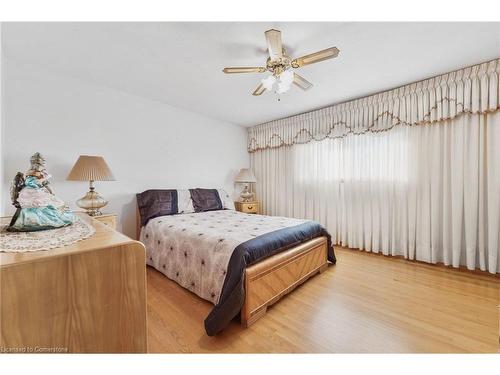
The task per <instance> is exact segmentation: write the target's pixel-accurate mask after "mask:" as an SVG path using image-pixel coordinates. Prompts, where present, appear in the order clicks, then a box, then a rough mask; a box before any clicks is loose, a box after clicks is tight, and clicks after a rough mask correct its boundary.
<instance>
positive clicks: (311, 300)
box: [147, 249, 500, 353]
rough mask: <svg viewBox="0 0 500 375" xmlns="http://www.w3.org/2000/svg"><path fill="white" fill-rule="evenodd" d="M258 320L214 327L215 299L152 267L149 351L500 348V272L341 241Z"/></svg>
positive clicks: (494, 349) (363, 350)
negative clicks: (324, 266) (344, 245)
mask: <svg viewBox="0 0 500 375" xmlns="http://www.w3.org/2000/svg"><path fill="white" fill-rule="evenodd" d="M336 252H337V257H338V259H339V260H338V262H337V265H335V266H330V267H329V268H328V270H326V271H325V272H324V273H322V274H320V275H317V276H315V277H313V278H312V279H311V280H309V281H308V282H307V283H305V284H304V285H302V286H300V287H299V288H297V289H296V290H295V291H294V292H292V293H291V294H289V295H288V296H286V297H284V298H283V299H282V300H281V301H279V302H278V303H277V304H275V305H274V306H272V307H270V308H269V309H268V312H267V314H266V315H265V316H264V317H263V318H261V319H260V320H259V321H257V322H256V323H255V324H254V325H252V326H251V327H250V328H247V329H244V328H242V327H241V326H240V324H239V322H237V321H233V323H232V324H231V326H230V327H228V329H226V330H225V331H224V332H222V333H221V334H220V335H218V336H216V337H208V336H207V335H206V334H205V331H204V327H203V320H204V318H205V317H206V315H207V314H208V312H209V311H210V310H211V306H212V305H211V304H210V303H209V302H206V301H203V300H202V299H200V298H198V297H197V296H195V295H194V294H192V293H190V292H188V291H187V290H185V289H183V288H181V287H180V286H178V285H177V284H175V283H174V282H173V281H170V280H168V279H167V278H166V277H165V276H163V275H162V274H161V273H159V272H158V271H156V270H154V269H152V268H150V267H148V272H147V277H148V335H149V351H150V352H155V353H158V352H163V353H174V352H196V353H200V352H223V353H256V352H265V353H277V352H293V353H296V352H299V353H304V352H307V353H311V352H312V353H316V352H321V353H323V352H328V353H340V352H347V353H385V352H398V353H401V352H459V353H461V352H497V351H498V335H499V327H498V324H499V310H498V305H499V301H500V278H499V277H498V275H497V276H496V277H495V276H490V275H482V274H479V273H474V272H468V271H462V270H460V271H459V270H454V269H450V268H445V267H440V266H432V265H428V264H422V263H415V262H408V261H406V260H403V259H398V258H390V257H384V256H380V255H375V254H369V253H365V252H360V251H356V250H347V249H337V250H336Z"/></svg>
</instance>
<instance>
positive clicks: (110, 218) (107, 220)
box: [92, 214, 117, 230]
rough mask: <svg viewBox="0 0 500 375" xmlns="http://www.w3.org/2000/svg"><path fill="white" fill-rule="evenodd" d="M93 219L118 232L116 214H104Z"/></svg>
mask: <svg viewBox="0 0 500 375" xmlns="http://www.w3.org/2000/svg"><path fill="white" fill-rule="evenodd" d="M92 219H94V220H97V221H100V222H101V223H103V224H106V225H107V226H108V227H110V228H112V229H114V230H116V221H117V216H116V214H102V215H100V216H92Z"/></svg>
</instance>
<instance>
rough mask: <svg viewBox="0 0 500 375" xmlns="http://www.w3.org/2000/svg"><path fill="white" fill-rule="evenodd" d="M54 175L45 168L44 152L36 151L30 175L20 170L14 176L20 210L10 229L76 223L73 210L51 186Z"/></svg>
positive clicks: (13, 191) (15, 202) (15, 201)
mask: <svg viewBox="0 0 500 375" xmlns="http://www.w3.org/2000/svg"><path fill="white" fill-rule="evenodd" d="M50 177H51V176H50V175H49V174H48V173H47V171H46V170H45V159H44V158H43V156H42V155H41V154H40V153H38V152H37V153H35V154H34V155H33V156H32V157H31V168H30V169H29V171H28V172H26V176H23V174H22V173H21V172H18V173H17V175H16V177H15V178H14V182H13V184H12V188H11V199H12V204H13V205H14V206H15V207H16V208H17V210H16V213H15V214H14V216H13V217H12V220H11V222H10V225H9V227H8V228H7V230H9V231H18V232H31V231H38V230H45V229H53V228H60V227H64V226H66V225H70V224H72V223H73V221H74V219H75V218H74V216H73V214H72V213H71V212H69V211H68V208H67V206H66V204H65V203H64V202H63V201H62V200H61V199H59V198H57V197H56V196H55V195H54V194H53V193H52V191H51V190H50V188H49V180H50Z"/></svg>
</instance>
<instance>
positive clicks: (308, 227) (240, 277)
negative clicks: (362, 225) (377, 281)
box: [205, 221, 337, 336]
mask: <svg viewBox="0 0 500 375" xmlns="http://www.w3.org/2000/svg"><path fill="white" fill-rule="evenodd" d="M323 236H325V237H326V238H327V241H328V260H329V261H330V262H331V263H334V264H335V263H336V261H337V260H336V258H335V253H334V251H333V247H332V241H331V237H330V235H329V234H328V232H327V231H326V229H325V228H323V227H322V226H321V225H320V224H319V223H317V222H315V221H308V222H306V223H303V224H300V225H296V226H294V227H288V228H284V229H280V230H277V231H274V232H270V233H266V234H264V235H262V236H258V237H256V238H253V239H251V240H249V241H246V242H243V243H242V244H240V245H238V246H237V247H236V248H235V249H234V251H233V254H232V255H231V258H230V259H229V265H228V267H227V275H226V279H225V280H224V285H223V286H222V291H221V296H220V299H219V303H218V304H217V305H215V306H214V308H213V309H212V311H211V312H210V314H208V316H207V318H206V319H205V330H206V332H207V334H208V335H209V336H214V335H216V334H218V333H219V332H221V331H222V330H223V329H224V328H226V327H227V326H228V325H229V323H230V322H231V320H232V319H233V318H234V317H235V316H237V315H238V314H239V312H240V310H241V308H242V307H243V303H244V301H245V269H246V267H248V266H251V265H252V264H254V263H256V262H258V261H260V260H262V259H264V258H267V257H270V256H272V255H275V254H277V253H279V252H282V251H285V250H287V249H290V248H292V247H294V246H297V245H299V244H300V243H303V242H307V241H309V240H311V239H313V238H316V237H323Z"/></svg>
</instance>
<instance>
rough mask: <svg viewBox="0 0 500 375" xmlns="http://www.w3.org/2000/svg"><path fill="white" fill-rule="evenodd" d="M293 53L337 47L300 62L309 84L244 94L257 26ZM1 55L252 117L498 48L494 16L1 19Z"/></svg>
mask: <svg viewBox="0 0 500 375" xmlns="http://www.w3.org/2000/svg"><path fill="white" fill-rule="evenodd" d="M269 28H277V29H279V30H281V31H282V35H283V41H284V44H285V47H286V48H287V51H288V52H289V54H290V55H291V56H292V57H298V56H300V55H302V54H307V53H310V52H314V51H317V50H320V49H324V48H327V47H331V46H336V47H338V48H339V49H340V56H339V57H338V58H336V59H334V60H330V61H325V62H321V63H318V64H314V65H310V66H307V67H303V68H301V69H300V74H302V75H303V76H304V77H305V78H306V79H308V80H309V81H311V82H312V83H313V84H314V87H313V88H312V89H311V90H309V91H307V92H303V91H301V90H300V89H298V88H296V87H292V89H291V90H290V91H289V92H288V93H287V94H286V95H284V96H282V99H281V101H280V102H278V101H277V99H276V96H275V95H274V94H271V93H265V94H264V95H262V96H260V97H254V96H252V95H251V93H252V91H253V90H254V88H255V87H256V86H257V85H258V83H259V80H260V79H262V78H264V77H265V75H264V74H239V75H236V74H235V75H225V74H223V73H222V71H221V70H222V68H224V67H225V66H259V65H263V64H264V63H265V60H266V58H267V52H266V43H265V39H264V31H265V30H267V29H269ZM2 30H3V31H2V36H3V43H4V45H3V48H4V51H5V55H6V56H7V57H8V58H12V59H16V60H18V61H24V62H31V63H35V64H38V65H40V66H43V67H45V68H48V69H53V70H57V71H59V72H61V73H63V74H67V75H69V76H72V77H75V78H79V79H84V80H90V81H92V82H94V83H98V84H101V85H105V86H107V87H112V88H116V89H119V90H123V91H126V92H129V93H132V94H135V95H140V96H143V97H146V98H150V99H153V100H159V101H162V102H165V103H168V104H171V105H174V106H178V107H181V108H185V109H188V110H191V111H194V112H198V113H200V114H203V115H206V116H208V117H212V118H216V119H220V120H224V121H227V122H231V123H234V124H239V125H244V126H251V125H255V124H258V123H261V122H265V121H269V120H273V119H277V118H281V117H285V116H289V115H293V114H296V113H300V112H304V111H307V110H311V109H314V108H318V107H323V106H326V105H330V104H334V103H337V102H341V101H345V100H347V99H351V98H355V97H359V96H364V95H367V94H370V93H375V92H378V91H382V90H385V89H389V88H392V87H395V86H399V85H401V84H404V83H409V82H412V81H415V80H419V79H423V78H426V77H429V76H432V75H436V74H440V73H445V72H447V71H450V70H453V69H457V68H460V67H464V66H467V65H472V64H475V63H479V62H483V61H486V60H489V59H493V58H496V57H500V23H355V22H354V23H351V22H348V23H339V22H332V23H294V22H285V23H279V22H276V23H272V22H266V23H241V22H234V23H218V22H217V23H216V22H213V23H198V22H192V23H9V24H3V29H2Z"/></svg>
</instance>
